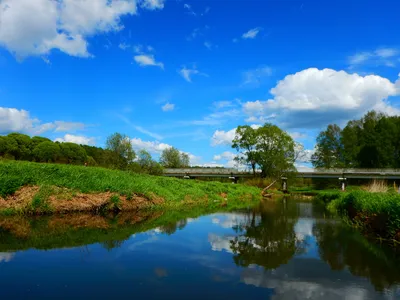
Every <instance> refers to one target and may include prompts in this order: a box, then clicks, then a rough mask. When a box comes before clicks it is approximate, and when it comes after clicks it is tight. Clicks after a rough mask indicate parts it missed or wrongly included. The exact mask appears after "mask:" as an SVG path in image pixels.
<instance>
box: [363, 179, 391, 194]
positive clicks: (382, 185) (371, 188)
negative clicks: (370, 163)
mask: <svg viewBox="0 0 400 300" xmlns="http://www.w3.org/2000/svg"><path fill="white" fill-rule="evenodd" d="M363 189H364V190H365V191H367V192H370V193H386V192H388V190H389V187H388V185H387V184H386V182H385V181H383V180H373V181H372V182H371V183H370V184H369V185H367V186H364V187H363Z"/></svg>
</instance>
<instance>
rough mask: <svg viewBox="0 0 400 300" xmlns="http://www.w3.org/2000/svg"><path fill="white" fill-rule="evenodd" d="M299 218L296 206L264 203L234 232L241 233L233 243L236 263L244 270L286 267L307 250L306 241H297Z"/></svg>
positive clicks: (232, 247) (248, 215) (270, 202)
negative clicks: (246, 268)
mask: <svg viewBox="0 0 400 300" xmlns="http://www.w3.org/2000/svg"><path fill="white" fill-rule="evenodd" d="M284 201H285V200H284ZM257 215H258V216H259V217H258V218H256V216H257ZM298 218H299V211H298V209H297V207H296V205H286V202H284V203H281V202H272V201H265V202H263V203H262V204H261V205H260V206H259V207H258V208H257V209H255V210H253V211H252V212H249V213H248V214H247V216H246V218H245V220H244V221H243V223H241V224H239V225H238V226H236V227H235V228H234V229H235V230H236V231H237V233H239V235H238V236H236V237H235V238H234V239H233V240H231V242H230V243H231V245H230V246H231V249H232V251H233V253H234V256H233V259H234V262H235V263H236V264H237V265H239V266H244V267H247V266H249V265H251V264H257V265H259V266H262V267H264V268H265V269H275V268H277V267H279V266H280V265H282V264H286V263H287V262H288V261H289V260H290V259H291V258H292V257H293V256H294V255H295V254H299V253H302V252H303V251H304V249H305V245H306V244H305V241H304V240H301V239H299V238H297V236H296V232H295V230H294V228H295V225H296V223H297V221H298Z"/></svg>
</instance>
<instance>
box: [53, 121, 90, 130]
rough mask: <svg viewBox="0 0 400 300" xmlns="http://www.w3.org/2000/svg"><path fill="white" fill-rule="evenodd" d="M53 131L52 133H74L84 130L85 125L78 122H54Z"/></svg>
mask: <svg viewBox="0 0 400 300" xmlns="http://www.w3.org/2000/svg"><path fill="white" fill-rule="evenodd" d="M54 125H55V129H54V131H56V132H60V131H76V130H83V129H85V124H83V123H78V122H64V121H55V122H54Z"/></svg>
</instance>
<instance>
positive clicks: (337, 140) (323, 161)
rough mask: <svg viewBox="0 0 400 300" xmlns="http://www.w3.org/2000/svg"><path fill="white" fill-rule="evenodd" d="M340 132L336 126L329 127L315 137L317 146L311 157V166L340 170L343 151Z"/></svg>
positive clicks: (342, 164) (342, 165)
mask: <svg viewBox="0 0 400 300" xmlns="http://www.w3.org/2000/svg"><path fill="white" fill-rule="evenodd" d="M341 136H342V130H341V129H340V127H339V126H338V125H336V124H334V125H329V126H328V128H327V129H326V130H325V131H322V132H321V133H320V134H319V135H318V137H317V146H316V151H315V153H314V155H313V156H312V164H313V165H314V167H316V168H342V167H344V165H345V162H344V150H343V143H342V138H341Z"/></svg>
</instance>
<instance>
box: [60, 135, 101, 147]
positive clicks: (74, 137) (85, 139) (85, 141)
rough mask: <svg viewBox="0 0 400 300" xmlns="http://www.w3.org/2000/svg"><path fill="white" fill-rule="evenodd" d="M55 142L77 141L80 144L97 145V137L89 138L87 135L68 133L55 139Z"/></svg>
mask: <svg viewBox="0 0 400 300" xmlns="http://www.w3.org/2000/svg"><path fill="white" fill-rule="evenodd" d="M54 141H55V142H60V143H64V142H66V143H75V144H80V145H95V144H96V139H95V138H89V137H85V136H79V135H72V134H66V135H65V136H64V137H62V138H57V139H55V140H54Z"/></svg>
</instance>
